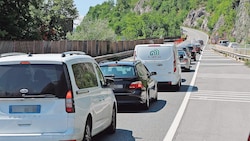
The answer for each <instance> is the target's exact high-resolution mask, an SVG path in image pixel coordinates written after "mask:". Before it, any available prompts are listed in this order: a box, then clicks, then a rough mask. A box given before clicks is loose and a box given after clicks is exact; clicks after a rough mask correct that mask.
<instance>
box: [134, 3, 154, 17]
mask: <svg viewBox="0 0 250 141" xmlns="http://www.w3.org/2000/svg"><path fill="white" fill-rule="evenodd" d="M148 1H149V0H139V1H138V3H137V4H136V6H135V8H134V11H135V12H136V13H139V14H143V13H147V12H150V11H152V9H151V7H150V6H149V5H146V6H144V4H145V3H146V2H148Z"/></svg>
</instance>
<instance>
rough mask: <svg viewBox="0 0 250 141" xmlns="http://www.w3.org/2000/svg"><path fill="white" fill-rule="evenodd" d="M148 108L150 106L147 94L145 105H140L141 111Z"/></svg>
mask: <svg viewBox="0 0 250 141" xmlns="http://www.w3.org/2000/svg"><path fill="white" fill-rule="evenodd" d="M149 106H150V100H149V94H147V98H146V101H145V103H143V104H142V108H143V110H148V109H149Z"/></svg>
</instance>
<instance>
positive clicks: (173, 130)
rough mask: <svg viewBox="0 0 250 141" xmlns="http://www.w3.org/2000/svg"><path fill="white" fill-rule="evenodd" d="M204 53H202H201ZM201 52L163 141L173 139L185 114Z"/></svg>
mask: <svg viewBox="0 0 250 141" xmlns="http://www.w3.org/2000/svg"><path fill="white" fill-rule="evenodd" d="M207 42H208V37H207ZM207 42H206V44H205V45H206V46H207ZM206 46H205V47H204V48H203V50H205V48H206ZM203 52H204V51H203ZM203 52H202V53H201V56H200V58H199V62H198V63H197V66H196V68H195V73H194V76H193V78H192V81H191V83H190V86H189V87H188V90H187V93H186V95H185V97H184V99H183V101H182V104H181V106H180V108H179V110H178V112H177V114H176V116H175V118H174V121H173V122H172V124H171V126H170V128H169V129H168V132H167V134H166V136H165V137H164V139H163V141H172V140H173V138H174V135H175V133H176V131H177V128H178V127H179V124H180V122H181V119H182V117H183V114H184V112H185V109H186V107H187V104H188V101H189V97H190V94H191V92H192V89H193V86H194V83H195V80H196V76H197V73H198V70H199V66H200V60H201V58H202V55H203Z"/></svg>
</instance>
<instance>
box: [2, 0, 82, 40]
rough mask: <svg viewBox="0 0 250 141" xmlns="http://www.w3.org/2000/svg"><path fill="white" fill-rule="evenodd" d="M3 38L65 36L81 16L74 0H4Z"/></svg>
mask: <svg viewBox="0 0 250 141" xmlns="http://www.w3.org/2000/svg"><path fill="white" fill-rule="evenodd" d="M0 6H1V9H0V17H1V19H0V39H1V40H40V39H46V40H56V39H64V38H65V35H66V32H68V31H69V30H72V29H73V27H72V28H71V29H69V28H66V27H68V25H72V26H73V19H75V18H76V17H77V16H78V13H77V10H76V7H75V6H74V5H73V0H42V1H41V0H1V1H0Z"/></svg>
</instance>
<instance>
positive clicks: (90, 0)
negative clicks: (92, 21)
mask: <svg viewBox="0 0 250 141" xmlns="http://www.w3.org/2000/svg"><path fill="white" fill-rule="evenodd" d="M105 1H106V0H74V4H75V5H76V8H77V10H78V12H79V15H80V17H83V16H85V15H86V14H87V13H88V11H89V7H90V6H96V5H97V4H102V3H103V2H105Z"/></svg>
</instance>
